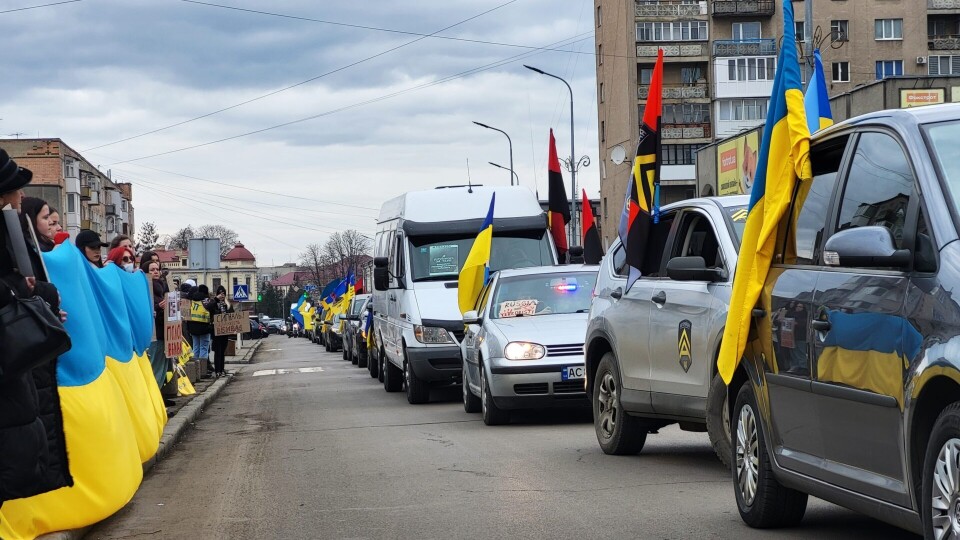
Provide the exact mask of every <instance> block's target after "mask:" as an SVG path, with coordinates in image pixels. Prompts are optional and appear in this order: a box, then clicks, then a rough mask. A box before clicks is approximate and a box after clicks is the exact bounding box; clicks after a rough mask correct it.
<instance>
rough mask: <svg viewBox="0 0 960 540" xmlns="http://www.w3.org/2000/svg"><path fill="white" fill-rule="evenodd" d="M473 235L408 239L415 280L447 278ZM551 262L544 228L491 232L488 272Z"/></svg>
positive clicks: (456, 268) (460, 261) (455, 273)
mask: <svg viewBox="0 0 960 540" xmlns="http://www.w3.org/2000/svg"><path fill="white" fill-rule="evenodd" d="M475 239H476V235H469V236H467V237H463V236H462V235H458V236H437V235H431V236H417V237H411V238H410V240H409V241H410V267H411V269H412V271H413V280H414V281H430V280H439V281H450V280H455V279H457V276H458V275H459V274H460V268H461V267H462V266H463V263H464V261H466V260H467V255H468V254H469V253H470V248H471V247H473V241H474V240H475ZM551 264H553V257H552V256H551V248H550V242H549V240H547V235H546V230H542V231H518V232H515V233H506V234H502V235H498V234H494V236H493V244H492V246H491V249H490V271H491V272H493V271H496V270H502V269H504V268H526V267H530V266H544V265H551Z"/></svg>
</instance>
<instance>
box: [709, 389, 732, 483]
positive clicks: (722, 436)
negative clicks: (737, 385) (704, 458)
mask: <svg viewBox="0 0 960 540" xmlns="http://www.w3.org/2000/svg"><path fill="white" fill-rule="evenodd" d="M707 434H708V435H709V436H710V445H711V446H713V451H714V452H715V453H716V454H717V457H718V458H719V459H720V463H723V466H724V467H726V468H728V469H729V468H730V460H731V459H732V458H733V447H732V446H730V439H731V435H730V405H729V402H728V401H727V383H725V382H723V378H722V377H720V374H719V373H718V374H716V375H714V376H713V380H712V381H710V389H709V390H707Z"/></svg>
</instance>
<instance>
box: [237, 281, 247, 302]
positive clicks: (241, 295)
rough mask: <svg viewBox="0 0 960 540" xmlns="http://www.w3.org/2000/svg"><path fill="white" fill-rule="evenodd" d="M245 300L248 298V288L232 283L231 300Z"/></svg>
mask: <svg viewBox="0 0 960 540" xmlns="http://www.w3.org/2000/svg"><path fill="white" fill-rule="evenodd" d="M247 300H250V289H249V288H247V286H246V285H234V286H233V301H234V302H246V301H247Z"/></svg>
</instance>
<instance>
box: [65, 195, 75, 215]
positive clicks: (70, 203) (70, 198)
mask: <svg viewBox="0 0 960 540" xmlns="http://www.w3.org/2000/svg"><path fill="white" fill-rule="evenodd" d="M77 206H78V205H77V195H76V194H75V193H69V194H67V212H69V213H74V214H75V213H76V212H77Z"/></svg>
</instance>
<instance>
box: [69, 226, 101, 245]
mask: <svg viewBox="0 0 960 540" xmlns="http://www.w3.org/2000/svg"><path fill="white" fill-rule="evenodd" d="M73 243H74V244H76V245H77V247H78V248H81V249H83V248H85V247H88V248H94V249H97V248H102V247H107V246H108V245H109V244H107V243H106V242H101V241H100V235H99V234H97V233H95V232H94V231H91V230H89V229H84V230H82V231H80V232H79V233H77V238H76V240H74V242H73Z"/></svg>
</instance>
